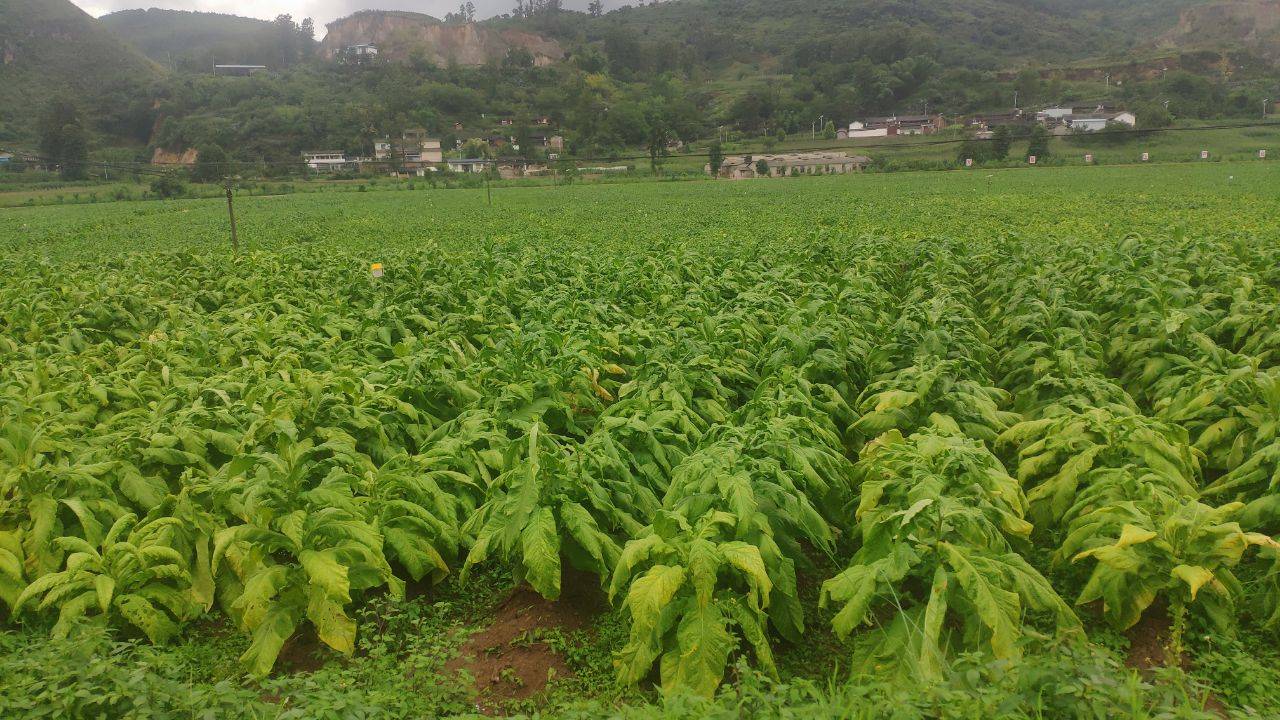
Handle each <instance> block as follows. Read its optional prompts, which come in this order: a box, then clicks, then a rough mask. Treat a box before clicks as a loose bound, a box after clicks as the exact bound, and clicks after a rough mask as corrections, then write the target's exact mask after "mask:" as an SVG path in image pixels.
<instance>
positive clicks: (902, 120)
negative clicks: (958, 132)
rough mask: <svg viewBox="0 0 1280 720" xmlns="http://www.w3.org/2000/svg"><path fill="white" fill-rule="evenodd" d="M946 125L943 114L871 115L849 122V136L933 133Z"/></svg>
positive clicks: (851, 137)
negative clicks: (864, 118)
mask: <svg viewBox="0 0 1280 720" xmlns="http://www.w3.org/2000/svg"><path fill="white" fill-rule="evenodd" d="M946 126H947V124H946V120H945V119H944V118H943V117H942V116H941V115H890V116H888V117H871V118H867V119H866V120H861V121H857V122H852V123H849V131H848V134H847V137H848V138H849V139H854V138H867V137H891V136H895V135H932V134H934V133H936V132H938V131H939V130H942V129H943V128H945V127H946ZM837 136H838V135H837Z"/></svg>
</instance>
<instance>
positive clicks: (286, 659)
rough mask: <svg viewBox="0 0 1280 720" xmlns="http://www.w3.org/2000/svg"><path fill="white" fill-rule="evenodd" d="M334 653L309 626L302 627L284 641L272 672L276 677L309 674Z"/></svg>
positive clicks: (320, 666)
mask: <svg viewBox="0 0 1280 720" xmlns="http://www.w3.org/2000/svg"><path fill="white" fill-rule="evenodd" d="M333 655H334V653H333V651H332V650H330V649H329V646H328V645H325V644H324V643H322V642H320V637H319V636H318V635H316V631H315V629H314V628H312V627H311V626H310V625H309V624H308V625H303V627H302V628H300V629H299V630H298V632H296V633H294V635H293V637H291V638H289V639H288V640H286V641H285V643H284V646H283V647H281V648H280V655H279V657H277V658H276V665H275V668H274V670H273V672H274V673H275V674H277V675H294V674H298V673H310V672H315V671H316V670H319V669H320V668H322V667H324V664H325V663H326V662H328V661H329V659H330V658H331V657H333Z"/></svg>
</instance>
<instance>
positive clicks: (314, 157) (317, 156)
mask: <svg viewBox="0 0 1280 720" xmlns="http://www.w3.org/2000/svg"><path fill="white" fill-rule="evenodd" d="M302 162H304V163H305V164H306V166H307V167H308V168H311V169H312V170H314V171H316V172H338V171H340V170H346V169H347V168H348V163H347V157H346V155H345V154H344V153H343V152H342V151H341V150H316V151H312V152H304V153H302Z"/></svg>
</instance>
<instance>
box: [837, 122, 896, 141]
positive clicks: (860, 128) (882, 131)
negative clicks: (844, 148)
mask: <svg viewBox="0 0 1280 720" xmlns="http://www.w3.org/2000/svg"><path fill="white" fill-rule="evenodd" d="M845 137H847V138H848V139H850V140H853V139H855V138H872V137H889V126H888V125H886V126H884V127H867V124H866V123H864V122H861V121H854V122H851V123H849V132H848V134H847V135H846V136H845Z"/></svg>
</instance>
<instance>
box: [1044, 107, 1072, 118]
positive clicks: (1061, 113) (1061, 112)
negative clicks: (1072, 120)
mask: <svg viewBox="0 0 1280 720" xmlns="http://www.w3.org/2000/svg"><path fill="white" fill-rule="evenodd" d="M1073 114H1075V110H1074V109H1072V108H1069V107H1051V108H1045V109H1044V110H1041V111H1040V112H1038V113H1036V119H1037V120H1062V119H1063V118H1065V117H1069V116H1071V115H1073Z"/></svg>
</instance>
